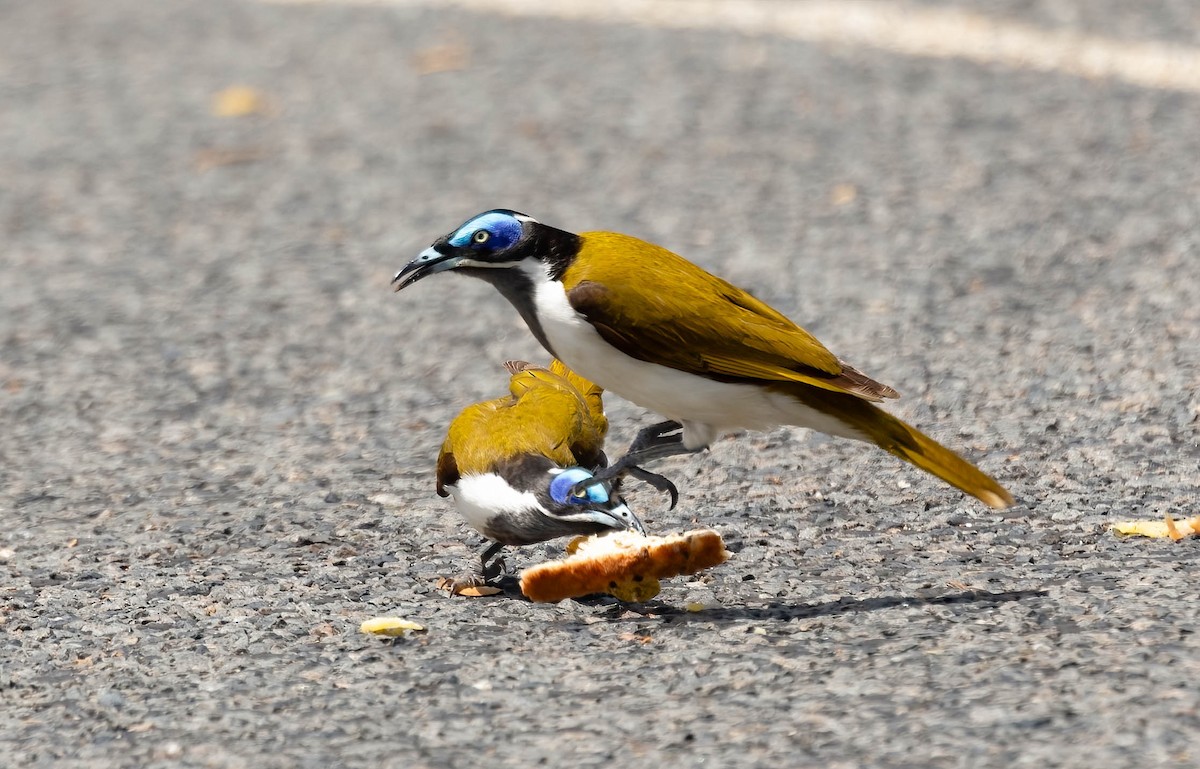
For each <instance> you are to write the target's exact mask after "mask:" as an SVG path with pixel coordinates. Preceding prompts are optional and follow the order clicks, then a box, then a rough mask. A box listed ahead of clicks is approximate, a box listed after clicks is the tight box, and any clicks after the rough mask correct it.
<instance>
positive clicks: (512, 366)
mask: <svg viewBox="0 0 1200 769" xmlns="http://www.w3.org/2000/svg"><path fill="white" fill-rule="evenodd" d="M505 368H507V369H508V371H509V373H510V374H511V377H510V379H509V394H508V395H506V396H504V397H502V398H496V399H495V400H490V401H485V402H483V403H475V404H473V405H471V406H467V407H466V408H465V409H463V410H462V412H461V413H460V414H459V415H458V416H457V417H455V418H454V421H452V422H451V423H450V427H449V429H448V431H447V434H446V440H445V442H444V443H443V444H442V449H441V452H440V453H439V454H438V460H437V493H438V494H439V495H440V496H443V497H446V496H449V497H452V498H453V500H454V503H455V506H456V507H458V510H459V512H461V513H462V515H463V517H464V518H465V519H466V521H467V523H468V524H470V525H471V527H473V528H474V529H475V530H476V531H478V532H479V533H480V534H482V535H483V536H485V537H487V538H488V539H490V540H492V544H491V545H490V546H489V547H488V548H487V549H486V550H484V552H483V554H482V555H481V557H480V574H481V576H482V577H483V580H485V581H486V580H489V579H492V578H494V577H496V576H498V575H499V573H500V571H501V568H502V563H501V561H500V560H498V559H496V556H497V555H498V554H499V552H500V550H501V549H502V548H503V547H504V546H505V545H530V544H534V543H536V542H544V541H546V540H549V539H555V538H557V537H566V536H572V535H580V534H597V533H600V532H603V531H609V530H619V529H633V530H634V531H638V532H641V533H645V527H644V526H643V524H642V522H641V520H640V519H639V518H638V517H637V516H636V515H635V514H634V513H633V511H632V510H630V509H629V506H628V505H627V504H625V501H624V500H623V499H622V498H621V495H620V493H619V483H620V478H619V477H618V478H613V479H602V480H601V481H600V482H598V483H596V484H594V485H589V486H587V487H586V488H580V489H578V490H574V487H575V486H576V484H579V483H580V482H581V481H587V480H588V479H591V478H593V471H594V470H596V469H598V468H601V467H604V466H605V465H606V464H607V462H606V458H605V455H604V437H605V435H606V434H607V432H608V419H607V418H606V417H605V416H604V405H603V401H602V394H603V392H604V391H603V390H602V389H601V388H599V387H598V386H596V385H595V384H593V383H591V382H589V381H587V380H585V379H584V378H583V377H581V376H579V375H578V374H576V373H575V372H573V371H570V370H569V369H567V367H566V366H564V365H563V364H562V363H561V362H559V361H557V360H555V361H552V362H551V364H550V367H549V368H542V367H538V366H532V365H530V364H528V363H524V362H521V361H510V362H508V363H506V364H505ZM633 474H634V475H636V476H637V477H642V478H645V479H646V480H650V481H652V482H654V483H655V485H656V486H658V487H659V488H664V489H665V490H667V491H670V492H672V494H674V486H673V485H672V484H671V483H670V482H669V481H667V480H666V479H665V478H662V476H657V475H651V474H649V473H644V472H642V471H641V470H640V469H635V470H634V471H633ZM472 583H475V584H478V581H477V580H473V579H471V578H460V579H459V580H457V581H453V582H452V584H460V585H464V586H465V585H466V584H472Z"/></svg>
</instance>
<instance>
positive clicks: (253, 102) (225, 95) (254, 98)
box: [212, 85, 267, 117]
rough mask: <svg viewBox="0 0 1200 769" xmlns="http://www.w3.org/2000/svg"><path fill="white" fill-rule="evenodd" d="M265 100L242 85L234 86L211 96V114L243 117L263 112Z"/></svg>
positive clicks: (259, 94)
mask: <svg viewBox="0 0 1200 769" xmlns="http://www.w3.org/2000/svg"><path fill="white" fill-rule="evenodd" d="M266 108H267V100H266V98H265V97H263V95H262V93H261V92H259V91H258V90H256V89H254V88H250V87H248V86H244V85H234V86H230V87H229V88H226V89H225V90H223V91H218V92H217V93H216V95H214V96H213V101H212V112H213V114H214V115H216V116H217V117H245V116H246V115H254V114H257V113H260V112H265V111H266Z"/></svg>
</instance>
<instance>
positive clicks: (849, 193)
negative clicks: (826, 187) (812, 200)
mask: <svg viewBox="0 0 1200 769" xmlns="http://www.w3.org/2000/svg"><path fill="white" fill-rule="evenodd" d="M857 199H858V187H855V186H854V185H853V184H850V183H848V182H846V183H842V184H836V185H834V187H833V189H832V190H830V192H829V202H830V203H833V204H834V205H835V206H846V205H849V204H851V203H853V202H854V201H855V200H857Z"/></svg>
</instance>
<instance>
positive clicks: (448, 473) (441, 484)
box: [437, 451, 462, 497]
mask: <svg viewBox="0 0 1200 769" xmlns="http://www.w3.org/2000/svg"><path fill="white" fill-rule="evenodd" d="M461 477H462V475H461V474H460V473H459V472H458V462H457V461H455V459H454V454H453V453H451V452H449V451H443V452H442V453H441V454H439V455H438V461H437V493H438V496H439V497H448V496H450V492H448V491H446V487H447V486H454V485H456V484H457V483H458V479H459V478H461Z"/></svg>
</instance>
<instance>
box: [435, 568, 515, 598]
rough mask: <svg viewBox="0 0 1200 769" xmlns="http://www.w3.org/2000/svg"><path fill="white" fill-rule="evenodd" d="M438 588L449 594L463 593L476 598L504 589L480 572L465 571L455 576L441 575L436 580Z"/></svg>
mask: <svg viewBox="0 0 1200 769" xmlns="http://www.w3.org/2000/svg"><path fill="white" fill-rule="evenodd" d="M437 589H438V590H445V591H446V592H448V593H449V594H450V595H465V596H468V597H471V598H478V597H480V596H485V595H497V594H499V593H503V592H504V590H502V589H501V588H499V587H497V586H496V585H492V584H490V583H489V580H488V579H487V578H485V577H484V576H483V575H482V574H474V573H469V572H468V573H466V574H459V575H458V576H457V577H442V578H441V579H439V580H438V582H437Z"/></svg>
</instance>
